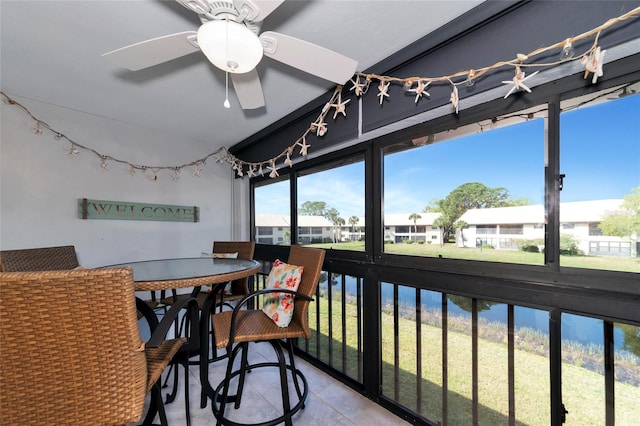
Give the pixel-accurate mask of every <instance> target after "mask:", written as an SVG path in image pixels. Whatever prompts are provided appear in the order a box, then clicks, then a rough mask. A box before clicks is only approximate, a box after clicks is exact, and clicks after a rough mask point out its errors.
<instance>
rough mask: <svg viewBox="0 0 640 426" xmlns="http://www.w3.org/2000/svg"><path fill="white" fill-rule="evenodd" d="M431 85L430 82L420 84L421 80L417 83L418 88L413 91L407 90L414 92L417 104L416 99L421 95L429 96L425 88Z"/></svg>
mask: <svg viewBox="0 0 640 426" xmlns="http://www.w3.org/2000/svg"><path fill="white" fill-rule="evenodd" d="M429 84H431V82H430V81H427V82H426V83H424V82H422V80H420V81H418V86H417V87H416V88H415V89H409V92H414V93H415V94H416V101H415V103H418V99H420V98H421V97H422V95H426V96H431V95H430V94H429V92H427V87H429Z"/></svg>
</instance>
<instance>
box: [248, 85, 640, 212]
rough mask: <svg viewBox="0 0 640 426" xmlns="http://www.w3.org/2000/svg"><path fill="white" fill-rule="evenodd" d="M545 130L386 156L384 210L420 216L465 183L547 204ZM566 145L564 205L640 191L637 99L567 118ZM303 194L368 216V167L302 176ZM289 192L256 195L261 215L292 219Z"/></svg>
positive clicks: (539, 125) (486, 135)
mask: <svg viewBox="0 0 640 426" xmlns="http://www.w3.org/2000/svg"><path fill="white" fill-rule="evenodd" d="M612 96H613V95H612ZM544 126H545V123H544V120H543V119H534V120H530V121H523V122H521V123H518V124H515V125H511V126H506V127H502V128H498V129H495V130H485V131H484V132H478V133H475V134H471V135H468V136H465V137H460V138H457V139H451V140H449V141H446V142H442V143H435V144H433V145H429V146H425V147H422V148H417V149H412V150H409V151H404V152H400V153H396V154H391V155H388V156H386V157H385V163H384V173H385V184H384V203H385V205H384V207H385V212H386V213H413V212H416V213H419V212H421V211H422V210H423V208H424V207H425V206H426V205H427V204H429V203H430V202H431V201H432V200H433V199H437V198H444V197H445V196H446V195H447V194H448V193H449V192H450V191H451V190H453V189H454V188H456V187H457V186H459V185H461V184H463V183H466V182H481V183H483V184H485V185H487V186H489V187H504V188H506V189H507V190H508V191H509V193H510V195H511V198H527V199H528V200H529V202H530V203H532V204H542V203H543V202H544V140H545V130H544ZM561 141H562V142H561V154H560V164H561V173H564V174H565V175H566V178H565V182H564V189H563V191H562V193H561V201H563V202H568V201H581V200H596V199H606V198H622V197H624V196H625V195H626V194H629V193H630V192H631V190H632V188H635V187H637V186H640V95H636V96H628V97H626V98H622V99H618V100H616V101H615V102H606V103H602V104H599V105H593V106H585V107H582V108H580V109H577V110H573V111H567V112H564V113H563V114H562V118H561ZM270 187H271V185H270ZM298 188H299V191H300V192H299V194H298V202H299V203H300V204H302V203H303V202H305V201H325V202H326V203H327V204H328V205H329V206H330V207H335V208H336V209H337V210H338V211H339V212H340V213H341V216H342V217H343V218H345V219H347V218H349V217H350V216H352V215H355V216H363V215H364V165H363V163H356V164H352V165H348V166H344V167H341V168H338V169H333V170H329V171H325V172H321V173H317V174H313V175H309V176H304V177H302V178H300V180H299V182H298ZM287 192H288V183H286V182H283V183H279V184H276V186H273V187H271V188H269V189H268V190H267V189H265V190H261V191H260V190H259V191H258V192H257V193H256V201H257V203H256V205H257V206H258V213H277V214H288V202H289V201H288V199H289V198H288V194H287Z"/></svg>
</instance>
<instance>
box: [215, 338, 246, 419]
mask: <svg viewBox="0 0 640 426" xmlns="http://www.w3.org/2000/svg"><path fill="white" fill-rule="evenodd" d="M242 346H243V344H238V345H236V347H235V348H233V349H232V350H231V352H230V353H228V354H227V356H228V360H227V371H226V374H225V376H224V377H225V378H224V380H223V381H222V398H220V399H218V398H219V397H220V395H219V392H218V391H219V390H220V386H218V388H217V389H216V391H215V392H214V394H213V398H212V400H211V411H212V412H213V415H214V416H215V417H216V420H217V424H220V422H221V419H224V411H225V408H226V405H227V403H228V402H231V401H230V400H229V399H230V398H229V386H231V376H232V372H233V362H234V361H235V359H236V356H237V355H238V351H239V350H241V349H242ZM218 403H219V404H220V409H218V408H217V404H218Z"/></svg>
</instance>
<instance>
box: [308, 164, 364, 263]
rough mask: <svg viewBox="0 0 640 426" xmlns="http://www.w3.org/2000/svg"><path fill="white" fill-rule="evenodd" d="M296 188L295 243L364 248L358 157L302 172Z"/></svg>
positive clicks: (361, 188) (362, 198) (362, 190)
mask: <svg viewBox="0 0 640 426" xmlns="http://www.w3.org/2000/svg"><path fill="white" fill-rule="evenodd" d="M297 187H298V194H297V198H298V206H297V207H298V230H299V232H298V243H299V244H305V245H309V244H313V245H317V246H319V247H325V248H332V249H339V250H361V251H364V249H365V246H364V230H365V223H364V161H363V160H362V158H360V157H359V158H357V159H349V160H344V161H340V162H339V163H338V164H331V165H330V166H328V167H325V168H322V169H320V170H313V171H312V172H310V173H305V174H302V175H301V176H300V177H299V178H298V185H297ZM303 231H304V232H303Z"/></svg>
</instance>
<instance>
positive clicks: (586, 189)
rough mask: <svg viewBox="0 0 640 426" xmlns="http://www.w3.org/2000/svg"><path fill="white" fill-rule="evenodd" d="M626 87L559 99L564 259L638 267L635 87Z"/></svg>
mask: <svg viewBox="0 0 640 426" xmlns="http://www.w3.org/2000/svg"><path fill="white" fill-rule="evenodd" d="M628 93H632V92H631V91H630V90H629V89H622V88H621V89H618V90H608V91H606V92H603V93H600V94H595V95H590V96H585V97H584V98H580V99H571V100H568V101H565V102H563V104H562V109H563V110H564V111H565V112H563V113H562V114H561V122H560V130H561V134H560V171H561V173H562V174H564V181H563V188H562V192H561V193H560V201H561V203H560V221H561V223H562V226H561V229H560V265H562V266H569V267H579V268H593V269H607V270H617V271H628V272H638V271H640V260H639V259H638V237H639V236H640V235H639V234H640V229H639V228H638V223H639V222H638V217H639V216H640V120H638V114H639V111H640V95H628V96H625V95H626V94H628ZM620 95H622V96H620ZM585 101H586V104H585V106H583V107H581V108H577V109H576V108H574V106H576V105H580V104H583V103H585Z"/></svg>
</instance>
